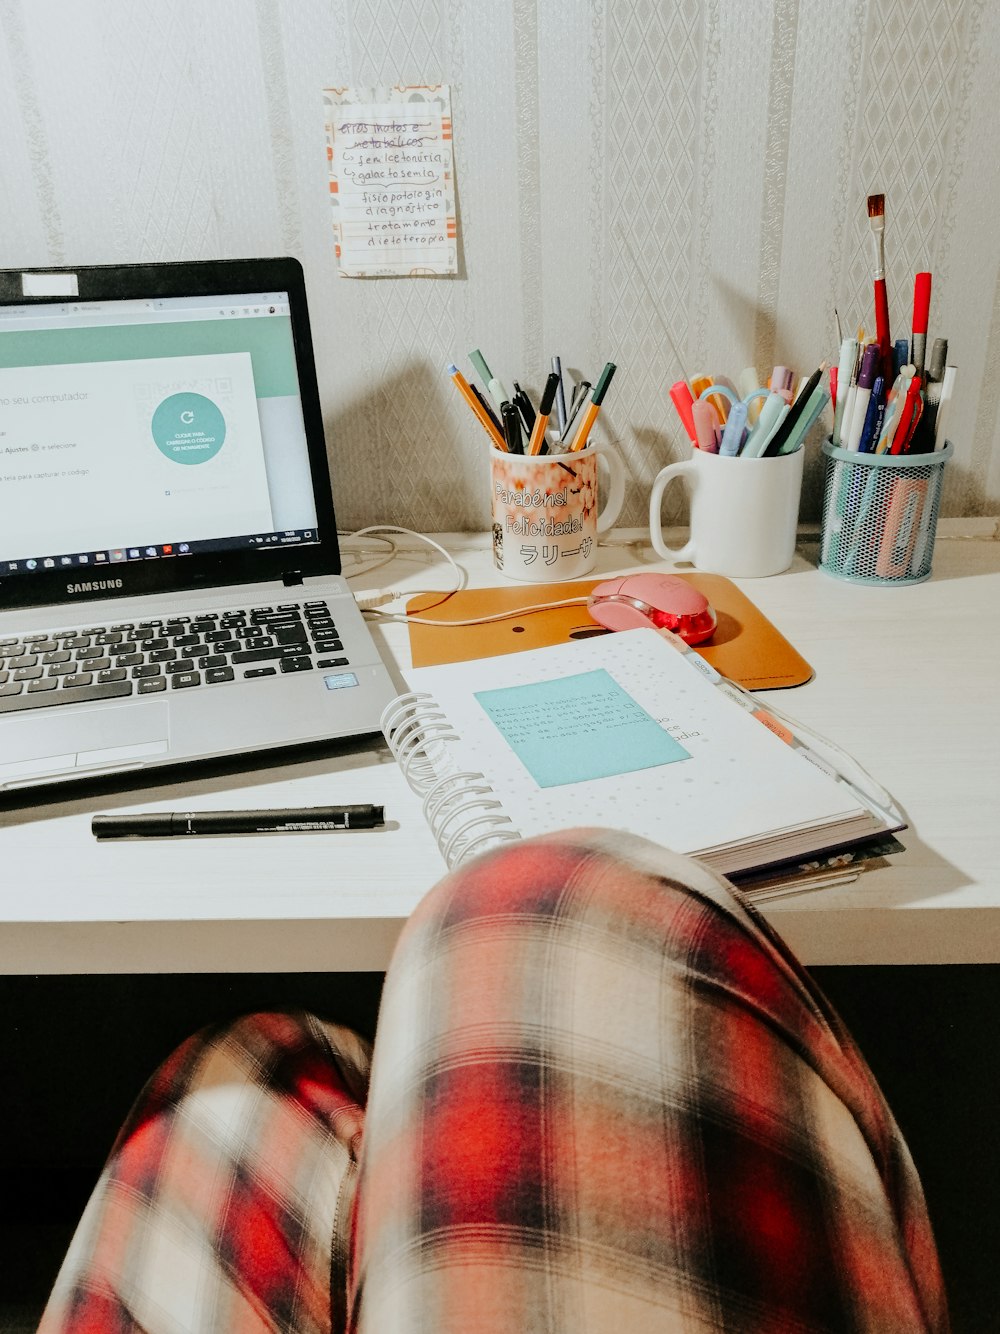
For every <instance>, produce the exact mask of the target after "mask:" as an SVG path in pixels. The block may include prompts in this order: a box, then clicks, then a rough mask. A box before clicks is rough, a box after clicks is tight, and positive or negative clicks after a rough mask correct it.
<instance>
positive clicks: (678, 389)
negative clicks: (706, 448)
mask: <svg viewBox="0 0 1000 1334" xmlns="http://www.w3.org/2000/svg"><path fill="white" fill-rule="evenodd" d="M670 400H671V402H672V403H673V405H674V407H675V408H676V409H677V415H678V417H680V419H681V425H682V426H683V427H684V430H685V431H686V433H687V438H688V439H689V440H690V441H691V443H692V445H694V447H695V449H697V448H698V433H697V432H696V431H695V429H694V418H693V417H692V415H691V408H692V405H693V404H694V395H693V394H692V393H691V386H690V385H689V384H688V382H687V380H678V381H677V383H676V384H672V385H671V386H670Z"/></svg>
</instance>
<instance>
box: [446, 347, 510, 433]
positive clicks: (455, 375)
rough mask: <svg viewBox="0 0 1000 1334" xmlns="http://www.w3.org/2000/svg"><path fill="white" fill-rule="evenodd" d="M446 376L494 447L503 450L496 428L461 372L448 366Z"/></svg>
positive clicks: (455, 367) (454, 367)
mask: <svg viewBox="0 0 1000 1334" xmlns="http://www.w3.org/2000/svg"><path fill="white" fill-rule="evenodd" d="M448 374H449V375H450V376H451V378H452V379H453V380H454V382H455V384H456V386H457V388H458V391H459V393H460V394H461V395H462V397H463V398H464V399H465V401H466V403H468V405H469V407H470V408H471V409H472V411H473V412H474V413H475V415H476V418H477V420H478V421H479V424H480V425H481V426H482V428H483V430H484V431H485V432H486V433H487V435H488V436H489V437H490V439H491V440H492V441H493V443H494V445H496V447H497V449H504V450H505V449H506V448H507V444H506V442H505V440H504V438H503V436H502V435H501V434H500V432H499V431H498V430H497V428H496V426H495V425H494V424H493V422H492V420H491V419H490V417H489V415H488V414H487V412H486V410H485V408H484V407H483V406H482V404H481V403H480V402H479V400H478V399H477V398H476V396H475V394H474V393H473V392H472V386H471V385H470V384H469V382H468V380H467V379H466V378H465V376H464V375H463V374H462V372H461V371H460V370H459V369H458V367H457V366H449V367H448Z"/></svg>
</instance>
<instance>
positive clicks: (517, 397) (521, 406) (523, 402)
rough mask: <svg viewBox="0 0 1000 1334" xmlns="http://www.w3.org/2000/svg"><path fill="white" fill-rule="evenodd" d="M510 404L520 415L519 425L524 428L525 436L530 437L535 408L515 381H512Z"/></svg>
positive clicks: (533, 423)
mask: <svg viewBox="0 0 1000 1334" xmlns="http://www.w3.org/2000/svg"><path fill="white" fill-rule="evenodd" d="M511 402H512V403H513V404H514V406H515V408H517V410H518V412H519V413H520V415H521V423H522V425H523V426H524V433H525V435H528V436H530V435H531V431H532V427H533V426H534V425H535V408H534V405H533V404H532V402H531V399H530V398H529V397H528V395H527V394H526V393H525V392H524V390H523V389H522V388H521V386H520V385H519V384H518V382H517V381H516V380H515V381H514V397H513V399H512V400H511Z"/></svg>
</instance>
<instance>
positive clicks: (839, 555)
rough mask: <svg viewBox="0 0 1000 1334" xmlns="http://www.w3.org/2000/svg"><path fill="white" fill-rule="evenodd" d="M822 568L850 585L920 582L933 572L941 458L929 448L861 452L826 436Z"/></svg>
mask: <svg viewBox="0 0 1000 1334" xmlns="http://www.w3.org/2000/svg"><path fill="white" fill-rule="evenodd" d="M823 453H824V455H825V456H826V490H825V493H824V496H823V529H822V542H821V545H820V558H819V568H820V569H821V570H824V571H825V572H826V573H827V574H831V575H833V576H834V577H835V578H837V579H847V580H849V581H850V582H851V583H855V584H918V583H920V581H921V580H923V579H927V578H928V577H929V576H930V572H931V557H932V555H933V554H934V538H935V535H936V533H937V518H938V508H939V506H940V503H941V484H942V481H943V479H944V465H945V463H946V462H947V460H948V459H949V458H950V457H951V453H952V447H951V444H950V442H949V441H947V440H946V441H945V443H944V447H943V448H942V449H938V450H935V452H934V453H933V454H858V453H856V452H854V451H851V450H846V449H839V448H838V447H837V446H836V445H834V444H832V443H831V442H830V441H829V440H827V441H825V442H824V444H823Z"/></svg>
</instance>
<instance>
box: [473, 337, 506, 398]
mask: <svg viewBox="0 0 1000 1334" xmlns="http://www.w3.org/2000/svg"><path fill="white" fill-rule="evenodd" d="M469 360H470V361H471V362H472V364H473V366H475V368H476V370H477V372H478V374H479V377H480V379H481V380H482V382H483V384H484V385H485V386H486V388H487V389H488V390H489V394H490V398H492V400H493V402H494V403H495V404H496V405H497V407H498V408H499V406H500V404H501V403H503V402H504V400H509V399H510V394H508V393H507V390H506V389H505V388H504V387H503V385H502V384H501V383H500V381H499V380H498V379H497V377H496V376H495V375H494V374H493V372H492V371H491V370H490V368H489V366H487V364H486V359H485V357H484V356H483V354H482V353H481V352H480V351H479V349H478V348H476V350H475V351H474V352H470V353H469Z"/></svg>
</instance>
